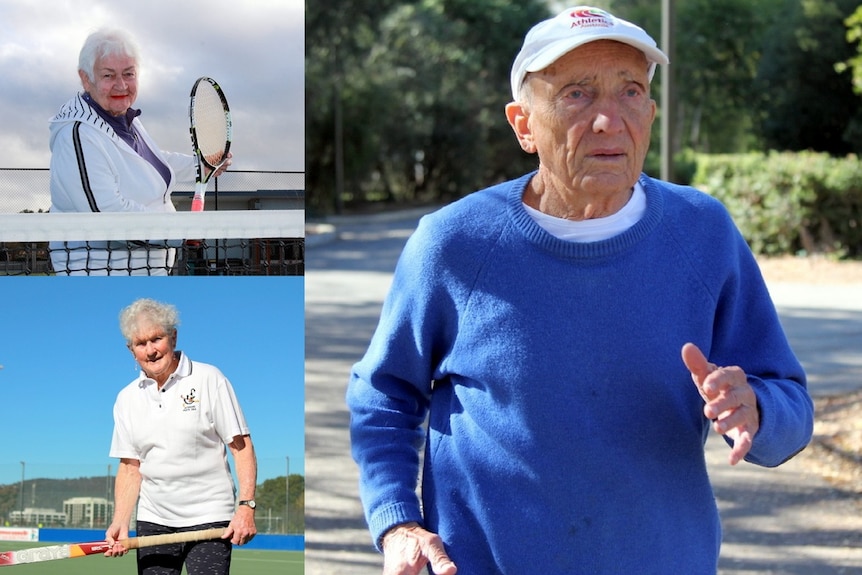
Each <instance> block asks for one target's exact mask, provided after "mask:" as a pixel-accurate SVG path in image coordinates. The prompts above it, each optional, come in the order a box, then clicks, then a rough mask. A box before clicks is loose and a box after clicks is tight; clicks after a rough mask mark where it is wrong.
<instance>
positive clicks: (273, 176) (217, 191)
mask: <svg viewBox="0 0 862 575" xmlns="http://www.w3.org/2000/svg"><path fill="white" fill-rule="evenodd" d="M50 178H51V175H50V172H49V170H48V169H47V168H0V213H19V212H27V211H29V212H39V211H43V212H45V211H48V209H49V208H50V207H51V191H50ZM193 192H194V183H184V184H179V185H177V186H175V188H174V191H173V195H172V199H173V202H174V204H175V205H176V206H177V210H181V211H182V210H188V209H189V206H190V205H191V198H192V195H193ZM208 192H209V194H208V198H207V203H208V208H207V209H222V210H227V209H230V210H255V209H302V208H303V207H304V202H305V172H283V171H253V170H237V171H233V170H231V171H228V172H225V173H224V174H222V175H221V176H220V177H219V178H216V179H215V180H213V181H211V182H210V184H209V187H208Z"/></svg>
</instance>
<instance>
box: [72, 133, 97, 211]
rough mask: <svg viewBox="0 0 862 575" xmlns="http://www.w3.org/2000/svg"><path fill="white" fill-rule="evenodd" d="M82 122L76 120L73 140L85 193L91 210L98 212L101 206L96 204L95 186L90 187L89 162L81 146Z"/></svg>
mask: <svg viewBox="0 0 862 575" xmlns="http://www.w3.org/2000/svg"><path fill="white" fill-rule="evenodd" d="M80 129H81V122H75V126H74V127H73V128H72V142H73V143H74V144H75V157H76V158H77V160H78V173H79V174H81V187H82V188H83V189H84V195H85V196H87V202H88V203H89V204H90V211H93V212H98V211H99V206H98V205H96V197H95V196H94V195H93V188H91V187H90V177H89V176H88V175H87V163H86V162H85V161H84V148H83V147H82V146H81V134H80V133H79V131H80Z"/></svg>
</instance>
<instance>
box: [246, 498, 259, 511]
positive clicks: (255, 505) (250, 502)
mask: <svg viewBox="0 0 862 575" xmlns="http://www.w3.org/2000/svg"><path fill="white" fill-rule="evenodd" d="M246 505H248V506H249V507H251V508H252V509H254V508H255V507H257V503H255V501H254V499H250V500H249V501H246Z"/></svg>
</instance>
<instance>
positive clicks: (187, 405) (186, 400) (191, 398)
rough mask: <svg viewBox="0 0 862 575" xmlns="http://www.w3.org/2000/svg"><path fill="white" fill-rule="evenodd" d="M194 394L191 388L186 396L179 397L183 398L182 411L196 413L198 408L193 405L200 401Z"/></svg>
mask: <svg viewBox="0 0 862 575" xmlns="http://www.w3.org/2000/svg"><path fill="white" fill-rule="evenodd" d="M195 393H196V391H195V389H194V388H192V390H191V391H190V392H189V394H188V395H183V396H181V397H182V398H183V411H197V409H198V406H197V405H195V404H196V403H200V400H199V399H198V398H197V396H196V395H195Z"/></svg>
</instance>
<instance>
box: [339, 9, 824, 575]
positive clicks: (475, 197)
mask: <svg viewBox="0 0 862 575" xmlns="http://www.w3.org/2000/svg"><path fill="white" fill-rule="evenodd" d="M658 64H662V65H666V64H668V60H667V57H666V56H665V55H664V54H663V53H662V52H661V51H660V50H659V49H658V48H657V47H656V43H655V41H654V40H653V39H652V38H651V37H649V36H648V35H647V34H646V32H644V31H643V30H642V29H640V28H639V27H637V26H634V25H632V24H630V23H628V22H625V21H623V20H620V19H618V18H616V17H614V16H613V15H611V14H609V13H607V12H604V11H601V10H597V9H594V8H589V7H583V6H581V7H575V8H570V9H568V10H565V11H564V12H562V13H561V14H559V15H558V16H556V17H555V18H552V19H550V20H547V21H545V22H542V23H539V24H538V25H536V27H534V28H533V29H532V30H531V31H530V32H529V33H528V34H527V36H526V39H525V41H524V45H523V47H522V49H521V51H520V53H519V54H518V56H517V58H516V59H515V62H514V65H513V67H512V74H511V84H512V97H513V99H514V101H513V102H512V103H511V104H509V105H508V106H507V108H506V116H507V118H508V121H509V124H510V125H511V126H512V129H513V130H514V132H515V135H516V137H517V139H518V142H519V143H520V145H521V147H522V148H523V149H524V150H525V151H527V152H529V153H535V154H536V155H537V156H538V160H539V167H538V170H537V171H535V172H533V173H529V174H526V175H524V176H523V177H520V178H518V179H516V180H513V181H509V182H505V183H502V184H499V185H496V186H493V187H491V188H488V189H485V190H482V191H479V192H475V193H473V194H470V195H469V196H467V197H465V198H463V199H462V200H460V201H457V202H455V203H453V204H452V205H449V206H447V207H446V208H443V209H441V210H439V211H437V212H436V213H434V214H431V215H429V216H427V217H425V218H424V219H423V220H422V222H421V223H420V225H419V228H418V229H417V230H416V233H415V234H414V235H413V236H412V237H411V239H410V240H409V242H408V243H407V246H406V247H405V250H404V253H403V254H402V256H401V259H400V261H399V263H398V267H397V269H396V272H395V277H394V280H393V284H392V288H391V292H390V293H389V295H388V297H387V299H386V302H385V304H384V308H383V311H382V314H381V318H380V323H379V326H378V328H377V330H376V332H375V334H374V337H373V339H372V341H371V344H370V346H369V349H368V351H367V353H366V355H365V356H364V358H362V360H361V361H359V362H358V363H357V364H356V365H355V366H354V369H353V373H352V375H351V380H350V384H349V388H348V393H347V401H348V404H349V407H350V410H351V415H352V421H351V437H352V445H353V454H354V458H355V459H356V461H357V463H358V464H359V467H360V475H361V479H360V481H361V486H360V491H361V497H362V501H363V505H364V507H365V510H366V517H367V520H368V524H369V527H370V530H371V533H372V536H373V538H374V542H375V544H376V545H377V546H378V547H379V548H380V549H382V551H383V553H384V573H385V574H386V575H395V574H415V573H419V572H420V571H421V570H422V569H424V568H425V567H426V565H427V567H428V568H429V569H430V570H431V571H432V572H434V573H438V574H444V573H445V574H452V573H455V571H456V570H457V571H459V572H460V573H463V574H466V575H485V574H492V573H505V574H508V575H525V574H532V573H548V574H567V573H572V574H574V573H579V574H583V573H586V574H595V573H607V574H632V573H638V574H639V575H643V574H649V573H655V574H668V573H685V574H686V575H699V574H714V573H715V572H716V569H717V563H718V554H719V547H720V542H721V527H720V524H719V515H718V509H717V507H716V504H715V499H714V496H713V492H712V488H711V486H710V482H709V478H708V476H707V469H706V463H705V459H704V444H705V442H706V439H707V436H708V434H709V432H710V429H713V430H715V431H716V432H718V433H720V434H722V435H723V436H724V437H725V439H726V440H727V443H728V445H729V460H730V464H736V463H737V462H739V461H741V460H743V459H744V460H746V461H749V462H751V463H754V464H757V465H763V466H776V465H779V464H781V463H783V462H784V461H786V460H787V459H789V458H790V457H792V456H793V455H794V454H796V453H797V452H799V451H800V450H801V449H803V448H804V447H805V445H806V444H807V443H808V441H809V440H810V438H811V433H812V425H813V407H812V402H811V399H810V397H809V395H808V392H807V390H806V379H805V373H804V372H803V370H802V367H801V366H800V364H799V362H798V361H797V359H796V357H795V356H794V354H793V352H792V350H791V349H790V347H789V345H788V342H787V339H786V337H785V334H784V332H783V330H782V328H781V326H780V324H779V321H778V317H777V314H776V311H775V307H774V305H773V303H772V301H771V300H770V297H769V294H768V292H767V289H766V286H765V284H764V282H763V279H762V276H761V274H760V272H759V270H758V266H757V263H756V262H755V260H754V258H753V257H752V254H751V252H750V250H749V248H748V246H747V245H746V243H745V241H744V240H743V238H742V237H741V235H740V234H739V232H738V231H737V229H736V227H735V226H734V223H733V222H732V221H731V219H730V217H729V216H728V213H727V211H726V210H725V209H724V208H723V206H722V205H721V204H719V203H718V202H717V201H716V200H714V199H712V198H711V197H709V196H707V195H705V194H703V193H700V192H698V191H697V190H694V189H692V188H690V187H683V186H677V185H672V184H669V183H665V182H662V181H659V180H656V179H653V178H651V177H649V176H647V175H645V174H642V173H641V170H642V168H643V163H644V158H645V157H646V153H647V147H648V145H649V136H650V129H651V126H652V123H653V120H654V118H655V113H656V104H655V101H654V100H652V99H651V97H650V81H651V79H652V76H653V74H654V72H655V69H656V66H657V65H658ZM423 442H424V445H425V447H424V449H425V451H424V460H423V461H424V466H423V469H422V473H421V502H420V499H419V497H418V496H417V494H416V484H417V480H418V478H419V477H420V468H419V466H420V457H419V449H421V445H422V444H423Z"/></svg>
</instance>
